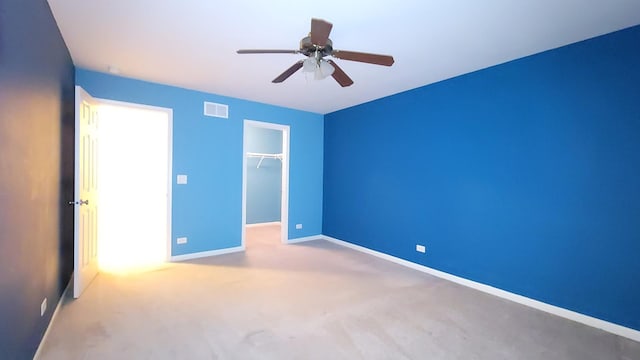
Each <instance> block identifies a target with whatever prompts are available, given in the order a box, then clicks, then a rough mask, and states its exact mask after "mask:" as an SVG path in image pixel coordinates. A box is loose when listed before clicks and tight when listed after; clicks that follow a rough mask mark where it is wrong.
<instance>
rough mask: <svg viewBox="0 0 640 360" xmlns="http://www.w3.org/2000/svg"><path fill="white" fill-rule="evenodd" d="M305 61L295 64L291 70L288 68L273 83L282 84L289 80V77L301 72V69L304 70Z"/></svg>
mask: <svg viewBox="0 0 640 360" xmlns="http://www.w3.org/2000/svg"><path fill="white" fill-rule="evenodd" d="M303 61H304V60H300V61H298V62H297V63H295V64H293V65H292V66H291V67H290V68H288V69H287V70H285V71H284V72H283V73H282V74H280V76H278V77H277V78H275V79H273V81H272V82H274V83H281V82H283V81H285V80H287V78H288V77H289V76H291V75H293V73H295V72H296V71H298V70H300V68H302V62H303Z"/></svg>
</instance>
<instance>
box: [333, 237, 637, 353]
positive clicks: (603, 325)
mask: <svg viewBox="0 0 640 360" xmlns="http://www.w3.org/2000/svg"><path fill="white" fill-rule="evenodd" d="M322 238H323V239H325V240H327V241H329V242H332V243H334V244H338V245H342V246H345V247H348V248H350V249H354V250H357V251H360V252H363V253H366V254H369V255H373V256H376V257H379V258H381V259H385V260H388V261H391V262H394V263H396V264H400V265H403V266H406V267H409V268H411V269H414V270H418V271H422V272H424V273H427V274H430V275H433V276H436V277H439V278H442V279H445V280H449V281H452V282H454V283H457V284H460V285H464V286H467V287H470V288H472V289H476V290H479V291H482V292H485V293H488V294H491V295H494V296H498V297H501V298H503V299H507V300H511V301H513V302H516V303H518V304H522V305H526V306H529V307H532V308H534V309H537V310H542V311H544V312H547V313H550V314H553V315H557V316H560V317H563V318H566V319H569V320H572V321H575V322H579V323H581V324H584V325H588V326H591V327H594V328H597V329H601V330H604V331H607V332H610V333H612V334H615V335H619V336H622V337H625V338H628V339H631V340H634V341H638V342H640V331H638V330H635V329H631V328H628V327H625V326H622V325H618V324H614V323H612V322H609V321H605V320H601V319H598V318H594V317H592V316H588V315H584V314H581V313H578V312H575V311H572V310H567V309H565V308H561V307H558V306H555V305H551V304H547V303H544V302H541V301H538V300H534V299H531V298H528V297H525V296H522V295H518V294H514V293H512V292H508V291H505V290H502V289H498V288H495V287H493V286H489V285H485V284H482V283H479V282H475V281H472V280H468V279H465V278H462V277H459V276H455V275H452V274H449V273H446V272H443V271H440V270H436V269H432V268H430V267H427V266H424V265H420V264H416V263H414V262H411V261H407V260H404V259H400V258H398V257H395V256H391V255H388V254H385V253H382V252H379V251H375V250H371V249H368V248H366V247H363V246H360V245H356V244H352V243H350V242H346V241H343V240H339V239H336V238H332V237H330V236H326V235H322Z"/></svg>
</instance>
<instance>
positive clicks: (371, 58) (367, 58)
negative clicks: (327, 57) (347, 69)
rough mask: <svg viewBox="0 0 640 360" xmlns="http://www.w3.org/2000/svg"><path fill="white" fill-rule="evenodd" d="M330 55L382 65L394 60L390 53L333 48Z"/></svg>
mask: <svg viewBox="0 0 640 360" xmlns="http://www.w3.org/2000/svg"><path fill="white" fill-rule="evenodd" d="M331 56H333V57H335V58H338V59H342V60H351V61H359V62H364V63H369V64H375V65H384V66H391V65H393V62H394V60H393V56H390V55H379V54H368V53H362V52H355V51H342V50H334V51H333V52H332V53H331Z"/></svg>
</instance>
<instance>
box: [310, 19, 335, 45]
mask: <svg viewBox="0 0 640 360" xmlns="http://www.w3.org/2000/svg"><path fill="white" fill-rule="evenodd" d="M331 28H333V24H331V23H330V22H328V21H325V20H322V19H311V43H312V44H315V45H318V46H325V45H327V40H328V39H329V33H331Z"/></svg>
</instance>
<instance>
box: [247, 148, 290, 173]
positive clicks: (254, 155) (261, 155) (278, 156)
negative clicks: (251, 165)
mask: <svg viewBox="0 0 640 360" xmlns="http://www.w3.org/2000/svg"><path fill="white" fill-rule="evenodd" d="M247 157H250V158H260V161H258V166H256V168H257V169H259V168H260V165H261V164H262V161H264V159H278V160H280V161H282V153H280V154H269V153H255V152H248V153H247Z"/></svg>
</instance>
